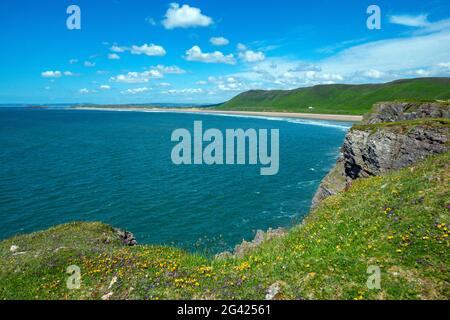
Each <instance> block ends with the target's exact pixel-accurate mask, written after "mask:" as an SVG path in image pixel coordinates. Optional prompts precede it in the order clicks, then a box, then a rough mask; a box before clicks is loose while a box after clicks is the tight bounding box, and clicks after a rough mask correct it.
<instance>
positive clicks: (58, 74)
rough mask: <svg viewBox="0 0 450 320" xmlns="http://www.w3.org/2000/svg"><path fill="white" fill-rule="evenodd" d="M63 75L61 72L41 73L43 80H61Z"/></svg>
mask: <svg viewBox="0 0 450 320" xmlns="http://www.w3.org/2000/svg"><path fill="white" fill-rule="evenodd" d="M61 75H62V74H61V71H44V72H42V73H41V76H42V77H43V78H59V77H61Z"/></svg>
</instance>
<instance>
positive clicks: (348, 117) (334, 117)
mask: <svg viewBox="0 0 450 320" xmlns="http://www.w3.org/2000/svg"><path fill="white" fill-rule="evenodd" d="M72 109H74V110H95V111H130V112H131V111H134V112H169V113H194V114H195V113H198V114H211V115H241V116H255V117H275V118H297V119H313V120H330V121H345V122H361V121H362V119H363V116H353V115H338V114H315V113H292V112H263V111H227V110H205V109H200V108H101V107H100V108H97V107H73V108H72Z"/></svg>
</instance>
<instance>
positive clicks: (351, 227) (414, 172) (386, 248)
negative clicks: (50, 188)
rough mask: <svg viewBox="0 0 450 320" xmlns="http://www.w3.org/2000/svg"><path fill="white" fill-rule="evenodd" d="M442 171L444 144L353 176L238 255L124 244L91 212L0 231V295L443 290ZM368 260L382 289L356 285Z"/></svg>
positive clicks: (447, 259)
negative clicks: (75, 280) (287, 226)
mask: <svg viewBox="0 0 450 320" xmlns="http://www.w3.org/2000/svg"><path fill="white" fill-rule="evenodd" d="M449 183H450V153H446V154H442V155H439V156H433V157H431V158H429V159H427V160H426V161H425V162H423V163H420V164H417V165H415V166H413V167H410V168H405V169H403V170H400V171H395V172H391V173H389V174H387V175H385V176H379V177H372V178H368V179H361V180H357V181H355V182H354V183H353V185H352V187H351V188H350V189H349V190H348V191H346V192H344V193H342V194H339V195H336V196H333V197H330V198H328V199H326V200H325V201H324V202H322V203H321V204H320V206H319V207H318V208H317V209H316V210H315V211H314V212H312V213H310V215H309V216H308V217H307V218H306V220H305V221H304V223H302V224H301V225H298V226H295V227H293V228H292V229H291V230H290V231H289V233H288V234H287V235H286V236H284V237H282V238H276V239H272V240H270V241H266V242H264V243H263V244H262V245H261V246H260V247H259V248H257V249H256V250H254V251H253V252H250V253H249V254H247V255H246V256H245V257H243V258H239V259H238V258H228V259H223V260H212V259H209V258H206V257H202V256H200V255H195V254H191V253H187V252H184V251H182V250H179V249H175V248H169V247H155V246H136V247H124V246H122V245H121V244H120V241H119V240H118V239H117V238H116V236H115V234H114V231H113V229H112V228H111V227H109V226H106V225H103V224H101V223H72V224H68V225H61V226H57V227H54V228H51V229H49V230H47V231H43V232H38V233H33V234H29V235H20V236H17V237H14V238H11V239H8V240H5V241H3V242H1V243H0V299H100V298H101V297H102V296H103V295H105V294H107V293H109V292H112V293H113V294H112V296H111V299H183V298H186V299H200V298H210V299H263V298H264V296H265V292H266V289H267V288H268V287H269V286H270V285H272V284H274V283H279V286H280V287H281V291H280V293H279V295H278V296H277V298H279V299H448V298H449V297H450V273H449V271H450V270H449V268H450V255H449V254H448V252H449V251H448V250H449V246H450V243H449V240H448V239H449V233H450V231H449V229H448V227H449V224H450V210H449V207H448V206H449V204H450V189H449V187H448V186H449ZM13 244H14V245H17V246H19V249H18V250H17V251H18V252H25V253H24V254H20V255H13V254H12V253H11V252H10V247H11V245H13ZM69 265H78V266H79V267H80V268H81V274H82V285H81V288H80V289H79V290H69V289H67V288H66V279H67V277H68V275H67V274H66V273H65V271H66V268H67V267H68V266H69ZM371 265H375V266H378V267H380V269H381V290H369V289H368V288H367V286H366V281H367V278H368V276H369V275H368V274H367V273H366V272H367V268H368V266H371ZM113 277H117V282H116V283H115V284H113V285H112V287H111V288H108V286H109V284H110V282H111V280H112V279H113Z"/></svg>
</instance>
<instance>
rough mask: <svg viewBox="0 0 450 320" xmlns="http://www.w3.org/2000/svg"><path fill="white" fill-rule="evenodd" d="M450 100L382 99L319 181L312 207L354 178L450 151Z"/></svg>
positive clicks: (347, 139)
mask: <svg viewBox="0 0 450 320" xmlns="http://www.w3.org/2000/svg"><path fill="white" fill-rule="evenodd" d="M449 118H450V104H449V103H446V102H421V103H420V102H416V103H407V102H382V103H378V104H376V105H375V106H374V107H373V110H372V112H371V113H369V114H367V115H366V116H365V117H364V121H363V123H362V124H359V125H355V126H353V127H352V128H351V129H350V131H349V133H348V134H347V136H346V137H345V140H344V143H343V145H342V148H341V156H340V157H339V159H338V161H337V163H336V166H335V167H334V168H333V169H332V170H331V171H330V173H329V174H328V175H327V176H326V177H325V178H324V179H323V181H322V182H321V184H320V186H319V188H318V190H317V192H316V194H315V196H314V198H313V201H312V207H313V208H315V207H317V205H318V204H319V203H320V202H321V201H323V200H324V199H326V198H327V197H329V196H331V195H335V194H337V193H339V192H342V191H344V190H346V189H347V188H348V187H349V186H350V185H351V184H352V182H353V181H354V180H356V179H358V178H365V177H371V176H378V175H381V174H384V173H386V172H389V171H391V170H397V169H401V168H404V167H407V166H410V165H412V164H414V163H416V162H418V161H421V160H423V159H425V158H426V157H427V156H429V155H432V154H438V153H443V152H446V151H448V150H450V143H449V140H448V137H449V130H450V119H449Z"/></svg>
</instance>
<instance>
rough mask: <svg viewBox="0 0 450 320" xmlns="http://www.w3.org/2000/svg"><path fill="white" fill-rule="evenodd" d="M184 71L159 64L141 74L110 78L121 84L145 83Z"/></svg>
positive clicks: (176, 67) (183, 71)
mask: <svg viewBox="0 0 450 320" xmlns="http://www.w3.org/2000/svg"><path fill="white" fill-rule="evenodd" d="M184 73H186V71H185V70H183V69H181V68H179V67H178V66H164V65H162V64H159V65H157V66H153V67H150V68H149V70H145V71H142V72H128V73H126V74H119V75H117V76H115V77H111V78H110V80H111V81H113V82H122V83H147V82H149V81H150V80H151V79H162V78H164V75H165V74H184Z"/></svg>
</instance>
